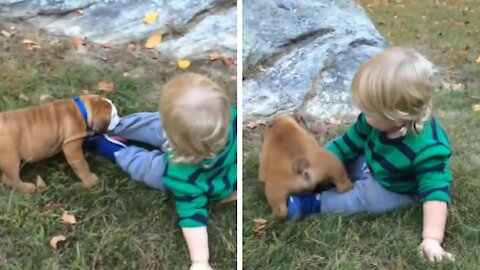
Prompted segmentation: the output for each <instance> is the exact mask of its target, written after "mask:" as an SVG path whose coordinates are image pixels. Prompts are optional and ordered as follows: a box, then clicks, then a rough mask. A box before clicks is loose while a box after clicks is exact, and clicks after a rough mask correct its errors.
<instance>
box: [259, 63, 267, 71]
mask: <svg viewBox="0 0 480 270" xmlns="http://www.w3.org/2000/svg"><path fill="white" fill-rule="evenodd" d="M257 69H258V70H259V71H261V72H265V71H267V69H266V68H265V67H264V66H262V65H259V66H258V68H257Z"/></svg>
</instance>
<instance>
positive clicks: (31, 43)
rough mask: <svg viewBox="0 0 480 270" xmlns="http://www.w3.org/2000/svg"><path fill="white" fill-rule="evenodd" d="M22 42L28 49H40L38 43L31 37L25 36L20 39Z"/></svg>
mask: <svg viewBox="0 0 480 270" xmlns="http://www.w3.org/2000/svg"><path fill="white" fill-rule="evenodd" d="M22 43H23V45H25V48H27V49H29V50H33V49H40V48H41V47H40V45H38V43H37V42H36V41H33V40H31V39H28V38H25V39H23V40H22Z"/></svg>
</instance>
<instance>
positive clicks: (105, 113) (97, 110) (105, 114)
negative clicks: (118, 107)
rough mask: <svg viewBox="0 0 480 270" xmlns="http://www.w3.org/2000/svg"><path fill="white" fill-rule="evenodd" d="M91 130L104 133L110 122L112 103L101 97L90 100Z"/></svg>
mask: <svg viewBox="0 0 480 270" xmlns="http://www.w3.org/2000/svg"><path fill="white" fill-rule="evenodd" d="M90 104H91V106H92V118H91V119H92V130H93V131H94V132H95V133H105V132H107V130H108V125H109V124H110V117H111V112H112V105H111V104H110V103H109V102H108V101H106V100H105V99H103V98H100V97H95V98H93V99H92V100H91V103H90Z"/></svg>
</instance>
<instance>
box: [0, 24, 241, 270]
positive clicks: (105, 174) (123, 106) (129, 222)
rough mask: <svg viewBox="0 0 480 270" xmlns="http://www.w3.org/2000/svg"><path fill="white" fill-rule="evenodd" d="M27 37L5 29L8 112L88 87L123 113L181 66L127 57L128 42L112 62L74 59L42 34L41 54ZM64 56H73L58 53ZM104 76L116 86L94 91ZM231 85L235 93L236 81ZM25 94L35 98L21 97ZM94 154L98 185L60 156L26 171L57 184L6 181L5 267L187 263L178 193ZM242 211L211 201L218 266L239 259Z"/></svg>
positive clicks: (0, 100) (1, 214)
mask: <svg viewBox="0 0 480 270" xmlns="http://www.w3.org/2000/svg"><path fill="white" fill-rule="evenodd" d="M0 26H1V24H0ZM0 28H2V27H0ZM4 29H5V28H4ZM7 29H8V28H7ZM20 41H21V37H20V36H18V37H16V38H14V39H11V40H6V39H4V38H2V37H0V91H1V95H0V111H5V110H9V109H14V108H20V107H26V106H29V105H33V104H38V103H41V102H45V101H41V100H40V98H41V96H42V95H45V94H48V95H50V96H51V97H52V98H66V97H73V96H74V95H79V94H81V93H82V90H83V89H89V90H90V92H91V93H97V94H100V95H104V96H105V95H106V96H107V97H109V98H110V99H112V100H113V102H114V103H115V104H116V105H117V107H118V108H119V113H120V114H121V115H126V114H129V113H133V112H138V111H155V110H157V102H158V98H157V96H158V95H157V92H156V91H155V90H154V89H156V88H158V87H159V86H161V85H162V84H163V83H164V82H165V80H167V79H169V78H171V77H172V76H173V75H174V74H175V73H176V72H179V71H178V70H177V69H176V67H175V62H173V63H170V62H168V61H161V60H151V59H146V60H144V61H145V62H142V61H143V60H137V59H136V58H135V57H133V56H132V57H130V58H128V57H127V56H125V52H124V51H123V50H122V49H118V50H117V49H114V50H112V52H111V54H112V55H113V56H114V57H116V59H115V63H113V64H112V63H109V64H108V65H107V64H101V63H100V64H98V65H87V64H85V63H84V62H83V61H80V60H78V59H79V58H82V57H84V58H87V56H78V57H77V58H75V57H68V55H69V54H70V53H71V50H70V46H69V45H68V42H67V43H65V42H63V43H61V44H57V45H49V42H48V41H42V43H41V44H42V49H40V50H37V51H34V52H32V51H28V50H26V49H24V48H23V47H22V46H21V43H20ZM90 49H91V50H92V53H91V54H95V53H96V52H95V51H93V50H95V48H90ZM115 50H117V51H115ZM59 54H60V55H64V56H65V59H60V58H62V57H60V58H59V57H56V56H58V55H59ZM121 57H124V58H123V59H122V58H121ZM196 64H198V63H193V64H192V66H194V65H196ZM200 64H201V63H200ZM129 65H130V67H131V68H134V67H136V66H144V67H146V68H147V69H149V70H148V72H146V74H144V75H145V76H144V77H143V78H139V79H131V78H129V77H124V76H123V72H125V71H126V70H125V69H124V68H121V67H125V66H129ZM227 78H228V76H227ZM104 79H108V80H112V81H113V82H114V83H115V87H116V90H115V92H114V93H113V94H106V93H103V92H98V91H95V86H96V85H97V83H98V82H99V81H100V80H104ZM226 81H228V80H226ZM227 88H228V89H229V91H230V92H231V93H234V92H235V90H234V82H229V83H228V87H227ZM21 93H24V94H25V95H27V96H28V97H29V100H28V101H25V100H23V99H21V98H19V96H20V94H21ZM0 139H1V138H0ZM0 154H1V153H0ZM87 161H88V163H89V164H90V166H91V169H92V171H93V172H95V173H96V174H97V175H98V176H99V177H100V179H101V184H100V185H99V186H97V187H95V188H94V189H92V190H87V189H85V188H83V187H82V186H81V183H80V180H79V179H77V177H76V176H75V175H74V173H73V171H72V170H71V168H70V167H68V165H67V164H66V161H65V158H64V157H63V156H61V155H58V156H56V157H54V158H52V159H49V160H47V161H44V162H40V163H38V164H32V165H26V166H25V167H24V168H23V169H22V172H21V174H22V178H23V180H25V181H29V182H33V181H34V180H35V178H36V176H37V175H40V176H41V177H42V178H43V179H44V180H45V182H46V183H47V186H48V187H47V189H46V190H45V191H43V192H42V193H39V194H36V195H33V196H23V195H21V194H19V193H18V192H15V191H12V190H11V189H9V188H6V187H4V186H2V185H0V269H8V270H13V269H19V270H20V269H22V270H23V269H42V270H43V269H45V270H56V269H105V270H111V269H188V266H189V261H190V260H189V256H188V251H187V247H186V244H185V242H184V239H183V236H182V233H181V230H180V229H179V227H178V224H177V218H176V213H175V207H174V203H173V201H172V199H171V198H169V197H168V196H166V195H165V194H163V193H161V192H158V191H155V190H151V189H148V188H146V187H145V186H143V185H141V184H136V183H134V182H133V181H132V180H131V179H130V178H129V177H128V175H126V174H125V173H123V172H122V171H121V170H120V169H119V168H118V167H116V166H115V165H114V164H111V163H109V162H108V161H105V160H104V159H102V158H101V157H96V156H94V155H91V154H87ZM235 209H236V204H235V203H231V204H226V205H212V206H210V207H209V212H210V213H211V214H210V224H209V237H210V254H211V255H210V256H211V263H212V265H213V266H214V267H216V269H234V268H235V267H236V210H235ZM64 210H67V211H69V212H71V213H72V214H74V215H75V216H76V218H77V222H78V223H77V225H75V226H71V225H67V224H64V223H63V222H62V221H61V219H60V216H61V215H62V213H63V211H64ZM61 234H63V235H65V236H66V237H67V240H66V241H65V242H64V243H62V245H60V247H59V248H58V249H56V250H54V249H52V248H51V247H50V244H49V241H50V239H51V237H53V236H55V235H61Z"/></svg>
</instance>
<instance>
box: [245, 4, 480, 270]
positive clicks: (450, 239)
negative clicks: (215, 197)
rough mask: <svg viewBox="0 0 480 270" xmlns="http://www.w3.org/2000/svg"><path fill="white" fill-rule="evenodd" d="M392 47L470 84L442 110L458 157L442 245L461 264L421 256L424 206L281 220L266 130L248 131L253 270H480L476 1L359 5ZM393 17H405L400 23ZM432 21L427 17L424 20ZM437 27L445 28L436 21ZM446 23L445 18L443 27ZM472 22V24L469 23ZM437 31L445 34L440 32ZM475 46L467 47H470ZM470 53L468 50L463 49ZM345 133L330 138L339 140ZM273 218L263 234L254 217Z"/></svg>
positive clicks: (479, 24) (443, 96) (440, 102)
mask: <svg viewBox="0 0 480 270" xmlns="http://www.w3.org/2000/svg"><path fill="white" fill-rule="evenodd" d="M360 2H361V4H362V5H363V6H364V7H366V8H367V11H368V13H369V15H370V16H371V18H372V20H373V21H374V23H375V24H376V25H377V27H378V29H379V31H380V32H381V33H382V34H383V35H384V36H385V37H386V38H387V39H388V40H389V41H391V45H404V46H414V47H416V48H417V49H419V50H420V51H421V52H422V53H424V54H425V55H427V56H428V58H430V59H432V60H433V61H434V62H435V63H436V64H437V65H438V66H439V68H440V71H441V77H442V78H443V79H444V80H446V81H452V80H453V81H454V82H456V83H457V82H459V83H462V84H463V85H466V86H467V89H466V90H462V91H450V90H448V89H446V90H445V89H443V90H440V91H439V92H438V93H437V95H436V97H435V101H434V104H435V105H434V106H435V107H436V114H437V116H438V117H439V118H440V120H441V122H442V124H443V126H444V128H445V129H446V131H447V133H448V135H449V138H450V141H451V143H452V147H453V150H454V153H453V155H452V158H451V168H452V171H453V175H454V181H453V187H452V189H453V204H452V206H451V208H450V218H449V221H448V225H447V232H446V237H445V242H444V247H445V248H446V250H447V251H450V252H452V253H454V254H456V255H457V261H456V262H455V263H440V264H437V265H432V264H430V263H428V262H427V261H426V260H424V259H422V258H421V257H419V256H418V253H417V247H418V245H419V243H420V241H421V233H422V209H421V207H415V208H411V209H401V210H397V211H394V212H392V213H388V214H384V215H380V216H372V215H368V214H354V215H317V216H315V217H311V218H308V219H306V220H304V221H301V222H283V223H282V222H276V221H274V220H273V217H272V215H271V211H270V209H269V207H268V205H267V203H266V200H265V199H264V195H263V193H262V192H261V190H260V188H259V184H258V177H257V175H258V153H259V147H260V139H259V133H260V132H261V130H254V131H253V132H252V131H249V130H247V129H245V131H244V138H243V139H244V152H243V160H244V167H243V174H244V188H243V202H244V203H243V209H244V214H243V224H244V225H243V235H244V239H243V260H244V264H243V265H244V268H245V269H389V270H394V269H469V270H470V269H472V270H473V269H478V265H479V264H480V226H479V224H480V213H479V212H478V194H480V181H479V178H478V175H480V145H479V144H478V138H479V136H480V135H479V134H480V114H479V113H475V112H473V110H472V105H473V104H476V103H480V101H479V100H475V99H472V98H469V97H468V96H467V95H466V94H467V93H468V94H471V95H477V96H478V95H480V86H479V84H478V82H479V77H478V74H480V64H478V63H475V59H476V57H477V56H478V54H479V53H480V51H478V48H475V47H474V46H475V45H477V46H478V43H476V42H478V37H479V34H478V33H479V32H478V28H480V19H479V18H480V17H479V16H478V14H479V13H480V9H479V8H478V3H479V2H478V1H473V0H471V1H455V2H456V3H457V5H458V6H462V7H463V9H465V7H469V10H471V9H477V10H476V11H475V12H467V13H462V12H461V11H458V8H457V7H455V6H454V5H452V4H451V2H454V1H448V3H449V4H447V5H445V6H443V5H436V4H435V2H447V1H429V0H428V1H367V0H365V1H360ZM394 16H397V17H395V18H394ZM422 16H425V18H422ZM435 21H439V22H440V23H439V24H435V23H434V22H435ZM444 21H446V22H444ZM465 21H469V23H468V24H467V26H468V27H466V26H465ZM439 31H440V32H441V33H442V35H440V36H439ZM467 46H468V48H469V49H468V50H465V48H467ZM465 52H466V53H465ZM344 128H345V127H340V128H339V129H338V130H337V131H336V132H333V134H330V135H329V137H331V138H333V137H334V136H336V135H339V134H341V132H340V130H342V129H344ZM257 218H262V219H266V220H268V221H269V226H267V228H266V229H265V231H264V233H263V234H261V235H256V234H255V232H254V230H255V225H254V219H257Z"/></svg>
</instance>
